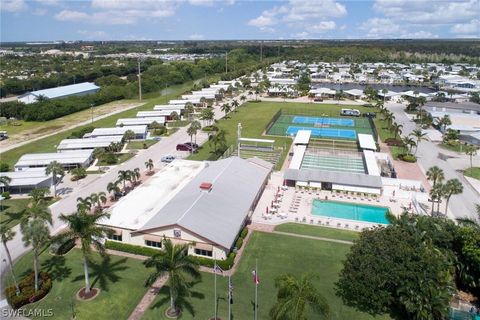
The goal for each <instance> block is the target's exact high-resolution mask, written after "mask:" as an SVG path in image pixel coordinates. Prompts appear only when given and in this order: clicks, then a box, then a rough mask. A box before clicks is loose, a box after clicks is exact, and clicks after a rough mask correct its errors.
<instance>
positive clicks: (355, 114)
mask: <svg viewBox="0 0 480 320" xmlns="http://www.w3.org/2000/svg"><path fill="white" fill-rule="evenodd" d="M340 114H341V115H342V116H353V117H360V114H361V113H360V111H359V110H357V109H342V111H341V112H340Z"/></svg>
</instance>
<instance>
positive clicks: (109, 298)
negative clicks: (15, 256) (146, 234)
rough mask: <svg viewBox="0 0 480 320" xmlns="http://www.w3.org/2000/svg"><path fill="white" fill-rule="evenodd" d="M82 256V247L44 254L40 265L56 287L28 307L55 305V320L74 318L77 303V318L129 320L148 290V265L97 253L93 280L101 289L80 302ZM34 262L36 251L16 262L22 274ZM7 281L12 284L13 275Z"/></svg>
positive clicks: (94, 259)
mask: <svg viewBox="0 0 480 320" xmlns="http://www.w3.org/2000/svg"><path fill="white" fill-rule="evenodd" d="M81 259H82V254H81V251H80V250H78V249H73V250H71V251H70V252H69V253H68V254H66V255H65V256H64V257H62V256H52V255H50V254H49V253H48V252H47V250H45V252H44V253H43V254H42V255H41V256H40V265H41V269H42V270H43V271H47V272H48V273H49V274H50V275H51V276H52V278H53V287H52V290H51V291H50V293H49V294H48V295H47V296H46V297H45V298H43V299H42V300H40V301H38V302H37V303H34V304H30V305H28V306H25V308H32V309H33V308H35V309H39V308H41V309H49V308H51V309H52V311H53V313H54V316H53V318H54V319H71V318H72V303H73V308H74V310H75V312H76V316H77V319H88V320H92V319H127V318H128V316H129V315H130V313H131V312H132V311H133V309H134V308H135V306H136V305H137V304H138V302H139V301H140V299H141V298H142V297H143V295H144V294H145V293H146V291H147V289H146V288H145V287H144V286H143V282H144V281H145V267H144V266H143V264H142V262H141V261H139V260H135V259H128V258H122V257H115V256H111V258H110V260H108V259H106V260H104V259H102V258H101V257H100V256H99V255H98V254H94V255H93V261H94V263H92V264H91V267H90V272H91V274H90V280H91V283H92V284H93V286H94V287H96V288H100V289H101V292H100V294H99V296H98V297H97V298H96V299H94V300H92V301H78V300H76V298H75V295H76V293H77V291H78V290H79V289H80V288H82V287H83V286H84V283H85V280H84V279H85V278H84V273H83V265H82V263H81V261H82V260H81ZM32 265H33V258H32V253H31V252H29V253H27V254H26V255H25V256H23V257H22V258H20V260H19V261H18V262H17V263H16V264H15V270H16V272H17V274H18V275H25V274H26V272H30V271H31V270H32ZM7 283H8V285H11V284H12V281H11V278H9V279H8V281H7ZM33 319H40V318H36V317H33Z"/></svg>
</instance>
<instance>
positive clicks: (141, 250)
mask: <svg viewBox="0 0 480 320" xmlns="http://www.w3.org/2000/svg"><path fill="white" fill-rule="evenodd" d="M105 248H107V249H112V250H117V251H122V252H127V253H132V254H138V255H141V256H147V257H151V256H154V255H156V254H158V252H159V249H153V248H147V247H142V246H135V245H132V244H126V243H121V242H116V241H108V240H107V241H106V242H105Z"/></svg>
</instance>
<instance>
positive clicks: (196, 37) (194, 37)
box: [188, 33, 205, 40]
mask: <svg viewBox="0 0 480 320" xmlns="http://www.w3.org/2000/svg"><path fill="white" fill-rule="evenodd" d="M188 38H189V39H190V40H203V39H205V36H204V35H203V34H199V33H193V34H191V35H190V36H189V37H188Z"/></svg>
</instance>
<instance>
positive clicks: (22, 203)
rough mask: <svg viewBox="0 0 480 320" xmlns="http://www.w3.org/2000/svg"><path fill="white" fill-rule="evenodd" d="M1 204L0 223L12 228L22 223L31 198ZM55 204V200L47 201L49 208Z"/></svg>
mask: <svg viewBox="0 0 480 320" xmlns="http://www.w3.org/2000/svg"><path fill="white" fill-rule="evenodd" d="M0 202H1V205H0V223H1V224H2V225H3V224H4V225H6V226H7V227H8V228H11V227H14V226H16V225H17V224H19V223H20V220H21V219H22V217H23V216H24V211H25V209H26V208H27V206H28V204H29V203H30V198H27V199H8V200H2V201H0ZM54 202H55V200H53V199H50V200H48V201H47V205H48V206H49V205H51V204H52V203H54Z"/></svg>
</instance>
